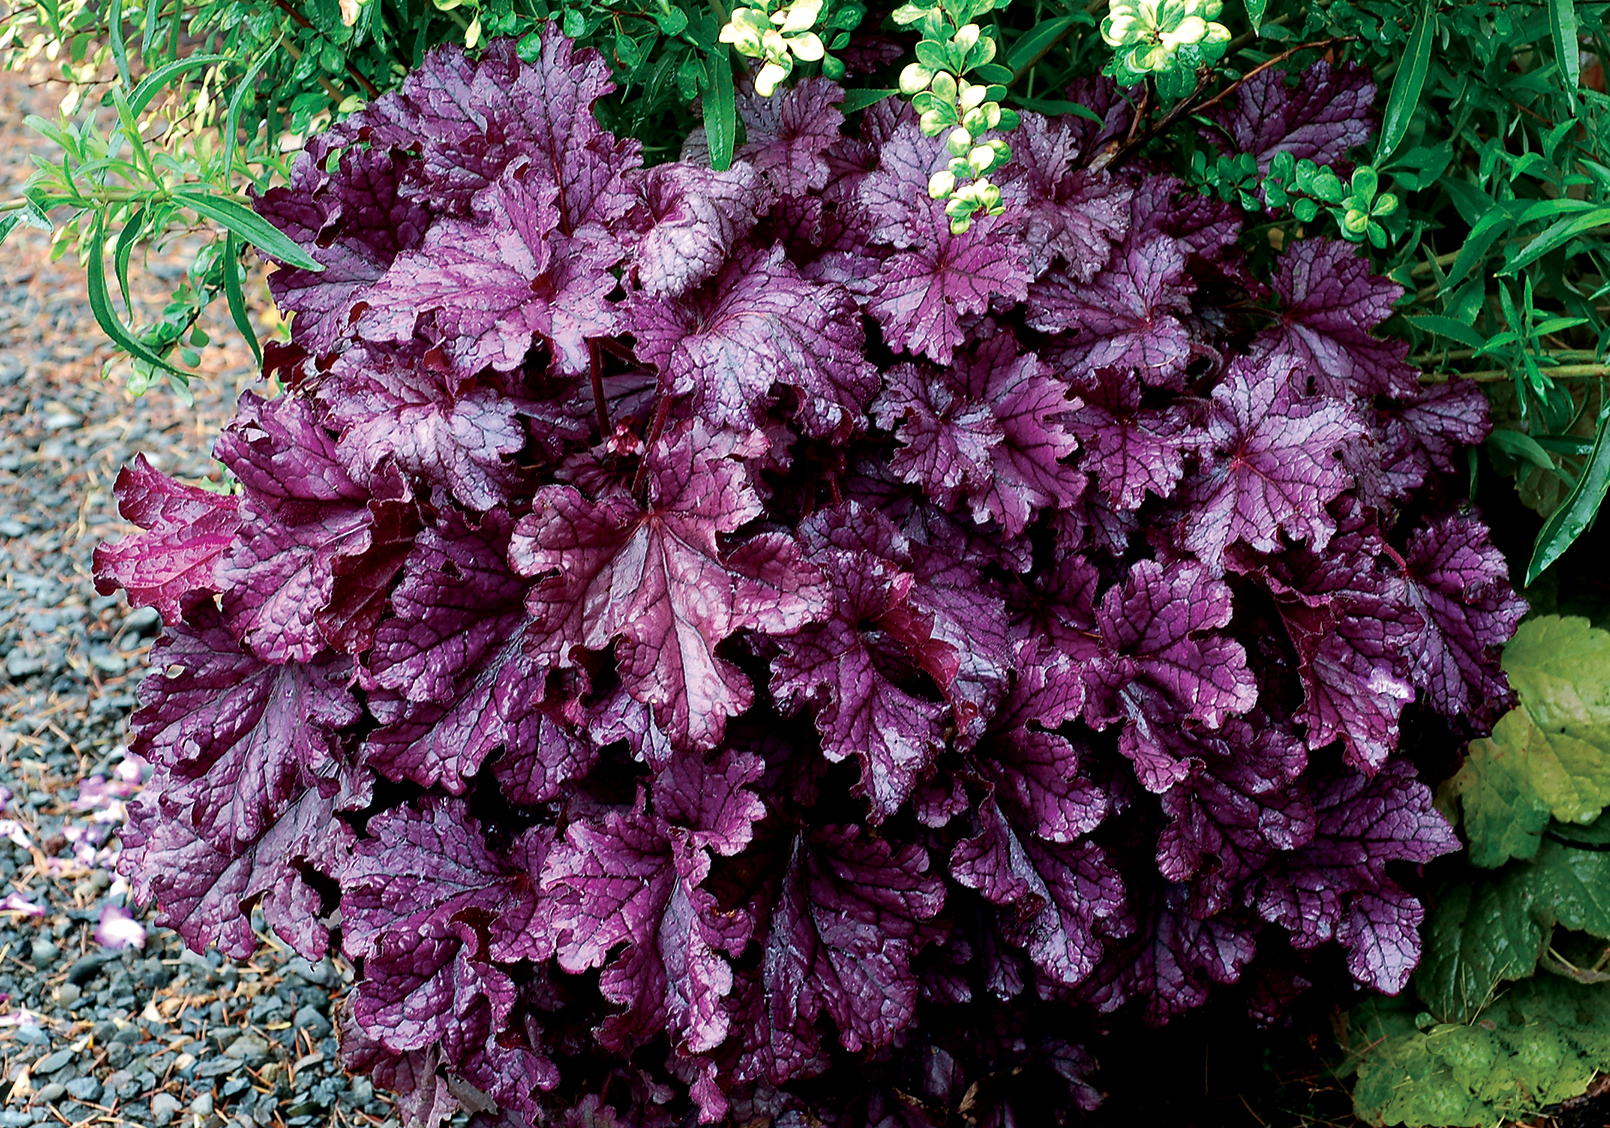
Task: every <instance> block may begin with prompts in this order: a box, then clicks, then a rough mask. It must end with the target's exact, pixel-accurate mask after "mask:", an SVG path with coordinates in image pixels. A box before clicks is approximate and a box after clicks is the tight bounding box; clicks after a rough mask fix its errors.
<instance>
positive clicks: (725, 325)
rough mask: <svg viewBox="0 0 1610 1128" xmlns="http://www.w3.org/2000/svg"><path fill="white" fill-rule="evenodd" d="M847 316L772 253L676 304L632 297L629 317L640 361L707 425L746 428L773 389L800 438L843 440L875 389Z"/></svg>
mask: <svg viewBox="0 0 1610 1128" xmlns="http://www.w3.org/2000/svg"><path fill="white" fill-rule="evenodd" d="M854 309H855V305H854V303H853V301H852V300H851V298H850V295H849V293H848V292H846V291H845V290H844V289H843V288H842V287H840V286H836V285H830V284H829V285H823V284H819V283H815V282H811V281H808V280H807V279H805V278H803V277H801V275H800V273H799V271H798V270H797V269H795V267H794V266H793V265H792V264H791V263H789V261H788V260H787V259H786V258H785V257H784V256H783V249H782V247H781V246H775V247H773V248H772V249H771V250H770V251H769V252H768V251H763V250H761V249H759V248H749V249H747V250H745V251H743V252H742V253H740V254H739V255H738V256H737V257H735V258H733V259H732V260H731V261H730V262H729V263H728V264H727V265H726V267H725V269H723V270H722V271H721V272H720V273H719V274H718V275H717V276H716V277H715V278H713V279H712V280H711V281H710V282H708V283H707V284H705V285H704V286H703V287H702V288H700V289H699V290H697V291H694V292H693V293H690V294H686V295H684V296H683V297H681V298H667V299H659V298H653V297H649V296H643V297H638V298H637V299H635V300H634V301H633V303H632V316H633V323H634V326H635V333H636V336H637V355H638V357H639V359H641V360H642V361H643V362H644V363H646V364H652V365H654V366H655V367H656V368H658V369H659V371H660V374H661V378H662V386H663V387H664V388H665V390H666V391H668V392H670V393H673V394H676V395H686V394H689V393H691V394H692V407H693V410H694V411H696V412H697V413H698V414H699V415H700V416H701V417H702V418H704V419H705V420H707V421H708V422H709V423H710V424H711V425H712V426H719V427H732V428H748V427H752V426H754V425H755V424H756V423H757V422H759V421H760V420H761V419H763V418H764V417H765V412H766V409H767V408H768V406H769V402H768V396H769V394H770V393H771V390H772V388H773V386H774V385H782V386H783V387H786V388H789V389H792V391H793V394H794V395H795V396H796V397H797V402H796V403H795V404H793V405H791V406H792V411H791V412H790V413H791V414H793V415H795V416H796V417H797V418H798V419H799V420H800V423H801V425H802V426H803V427H804V428H805V430H806V432H807V433H808V434H811V435H814V436H818V437H823V436H828V435H833V436H836V437H838V438H841V439H842V438H846V437H848V436H849V435H850V434H851V433H852V432H853V431H855V430H857V429H858V428H859V427H860V426H861V413H862V412H863V411H864V410H865V408H866V405H867V402H868V401H869V400H871V398H872V396H873V395H874V394H875V393H876V391H877V387H878V380H877V374H876V372H875V371H874V370H873V368H872V366H871V365H869V364H868V363H867V362H866V360H865V359H864V358H863V357H862V355H861V348H862V344H863V340H864V338H863V336H862V331H861V326H860V322H859V320H858V319H857V317H856V316H855V313H854Z"/></svg>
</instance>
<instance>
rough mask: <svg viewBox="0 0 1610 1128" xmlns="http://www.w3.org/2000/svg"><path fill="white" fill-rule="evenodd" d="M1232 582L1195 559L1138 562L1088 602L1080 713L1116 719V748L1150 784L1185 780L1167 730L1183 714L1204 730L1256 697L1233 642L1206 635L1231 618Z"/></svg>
mask: <svg viewBox="0 0 1610 1128" xmlns="http://www.w3.org/2000/svg"><path fill="white" fill-rule="evenodd" d="M1230 613H1231V608H1230V589H1229V587H1228V586H1226V585H1225V584H1224V583H1223V582H1222V581H1219V580H1215V579H1213V578H1212V576H1211V575H1210V573H1209V572H1208V570H1207V569H1206V568H1205V567H1203V566H1202V565H1201V564H1198V563H1195V562H1191V563H1176V564H1169V565H1163V564H1160V563H1158V562H1156V561H1153V560H1142V561H1140V562H1139V563H1137V564H1135V565H1134V566H1133V567H1132V568H1131V569H1130V571H1129V576H1128V577H1127V578H1126V579H1125V581H1124V582H1123V584H1122V585H1114V586H1113V587H1111V588H1108V589H1107V591H1106V593H1105V594H1104V595H1103V596H1102V597H1101V602H1100V604H1098V605H1097V607H1096V625H1097V628H1098V629H1099V631H1100V635H1101V649H1100V653H1099V654H1098V655H1097V656H1096V657H1094V658H1093V659H1092V661H1091V666H1092V668H1091V674H1092V679H1091V680H1092V681H1093V682H1094V684H1093V685H1092V687H1091V698H1090V700H1089V701H1087V702H1086V704H1085V716H1086V718H1087V719H1088V720H1089V721H1090V722H1091V723H1092V724H1094V725H1096V726H1098V727H1106V726H1107V725H1110V724H1112V723H1114V722H1119V721H1121V722H1123V725H1124V729H1123V732H1122V734H1121V736H1120V738H1119V748H1120V749H1121V750H1122V751H1123V753H1124V755H1126V756H1128V757H1129V758H1130V759H1131V760H1132V761H1133V762H1134V765H1135V772H1136V775H1137V776H1138V777H1139V779H1140V781H1141V783H1142V784H1143V785H1144V786H1145V787H1146V788H1147V790H1149V791H1164V790H1166V789H1167V788H1168V787H1169V786H1170V785H1172V784H1174V783H1177V782H1178V781H1179V780H1180V779H1182V778H1184V776H1185V774H1186V771H1187V770H1188V769H1187V766H1186V764H1185V763H1184V761H1182V760H1181V759H1179V758H1178V757H1177V755H1176V753H1175V751H1174V750H1173V746H1174V743H1175V742H1174V740H1173V738H1172V736H1170V735H1169V730H1172V729H1173V728H1176V727H1177V726H1178V725H1179V724H1180V723H1181V722H1183V721H1196V722H1200V723H1201V724H1203V725H1206V726H1207V727H1208V728H1210V729H1216V728H1218V727H1219V726H1220V725H1222V724H1223V723H1224V721H1225V719H1226V718H1228V717H1231V716H1234V715H1236V714H1238V713H1244V712H1246V711H1247V710H1248V709H1250V708H1252V706H1253V703H1254V702H1256V701H1257V698H1258V689H1257V683H1256V681H1255V680H1254V678H1253V675H1252V672H1251V671H1250V670H1249V669H1247V658H1246V652H1245V651H1244V650H1243V649H1242V647H1241V644H1240V643H1239V642H1236V641H1234V640H1233V639H1230V638H1228V637H1227V636H1225V635H1222V634H1217V633H1213V632H1214V631H1215V629H1216V628H1219V627H1223V626H1225V625H1226V624H1228V623H1229V621H1230Z"/></svg>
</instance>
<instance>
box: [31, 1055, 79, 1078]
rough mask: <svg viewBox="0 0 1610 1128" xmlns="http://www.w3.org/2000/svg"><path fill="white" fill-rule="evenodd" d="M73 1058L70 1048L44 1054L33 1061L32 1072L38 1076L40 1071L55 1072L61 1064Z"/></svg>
mask: <svg viewBox="0 0 1610 1128" xmlns="http://www.w3.org/2000/svg"><path fill="white" fill-rule="evenodd" d="M72 1060H73V1051H72V1050H57V1051H56V1052H55V1053H53V1054H46V1055H45V1056H44V1057H42V1058H40V1059H39V1060H38V1061H36V1062H34V1067H33V1071H32V1072H33V1073H34V1075H35V1076H38V1075H39V1074H42V1073H55V1072H56V1071H57V1070H58V1069H60V1068H62V1066H64V1065H66V1064H67V1063H68V1062H70V1061H72Z"/></svg>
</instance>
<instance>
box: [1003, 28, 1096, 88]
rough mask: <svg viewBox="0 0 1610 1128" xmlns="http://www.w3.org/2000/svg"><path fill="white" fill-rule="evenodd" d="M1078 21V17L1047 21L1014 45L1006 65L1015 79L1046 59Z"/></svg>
mask: <svg viewBox="0 0 1610 1128" xmlns="http://www.w3.org/2000/svg"><path fill="white" fill-rule="evenodd" d="M1077 20H1078V17H1077V16H1061V17H1059V18H1057V19H1054V20H1046V21H1045V22H1044V23H1041V24H1036V25H1035V26H1034V29H1033V30H1032V31H1030V32H1029V33H1028V34H1026V35H1024V36H1023V37H1022V38H1021V39H1019V40H1018V41H1017V42H1016V43H1014V44H1012V53H1011V54H1010V55H1008V56H1007V57H1006V65H1007V68H1008V69H1010V70H1011V72H1012V75H1013V77H1014V78H1016V77H1018V76H1020V75H1022V74H1023V72H1024V71H1026V70H1028V69H1029V68H1030V67H1032V66H1033V65H1034V64H1035V63H1037V62H1039V61H1040V60H1041V59H1043V58H1045V56H1046V53H1047V52H1049V51H1050V50H1051V48H1053V47H1055V46H1056V45H1057V44H1058V43H1060V42H1062V37H1063V36H1065V35H1067V34H1068V31H1069V29H1070V28H1072V27H1073V25H1074V24H1075V23H1076V22H1077Z"/></svg>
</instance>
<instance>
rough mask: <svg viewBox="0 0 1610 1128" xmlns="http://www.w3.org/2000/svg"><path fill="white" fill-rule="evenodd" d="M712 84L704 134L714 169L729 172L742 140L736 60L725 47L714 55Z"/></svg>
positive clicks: (706, 99)
mask: <svg viewBox="0 0 1610 1128" xmlns="http://www.w3.org/2000/svg"><path fill="white" fill-rule="evenodd" d="M709 62H710V76H709V85H708V86H707V87H706V88H705V91H704V134H705V137H706V139H708V141H709V142H710V167H711V168H713V169H715V170H716V171H717V172H725V171H726V170H727V169H729V168H731V167H732V149H733V146H734V144H736V142H737V139H738V102H737V95H736V92H735V91H734V90H733V88H732V59H731V57H730V56H729V55H728V53H727V48H726V47H725V46H723V47H722V48H721V49H720V50H719V51H715V52H713V53H712V54H711V55H710V60H709Z"/></svg>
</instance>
